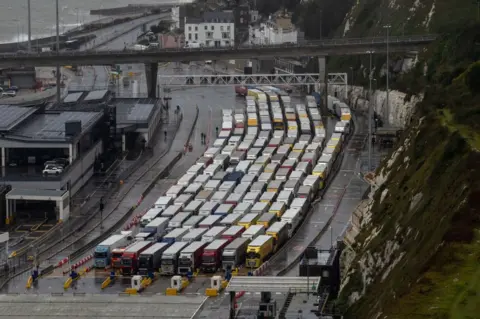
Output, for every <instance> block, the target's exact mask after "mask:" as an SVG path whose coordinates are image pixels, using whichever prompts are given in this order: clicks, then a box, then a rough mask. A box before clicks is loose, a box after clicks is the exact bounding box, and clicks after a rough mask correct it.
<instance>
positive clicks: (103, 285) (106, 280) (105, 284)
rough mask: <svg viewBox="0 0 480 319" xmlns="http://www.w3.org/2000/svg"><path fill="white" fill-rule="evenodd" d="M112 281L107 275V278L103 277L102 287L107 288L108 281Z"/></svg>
mask: <svg viewBox="0 0 480 319" xmlns="http://www.w3.org/2000/svg"><path fill="white" fill-rule="evenodd" d="M111 282H112V280H111V279H110V277H107V279H105V280H104V281H103V282H102V289H105V288H107V287H108V286H110V283H111Z"/></svg>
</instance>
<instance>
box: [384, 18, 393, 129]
mask: <svg viewBox="0 0 480 319" xmlns="http://www.w3.org/2000/svg"><path fill="white" fill-rule="evenodd" d="M391 27H392V26H391V25H389V24H387V25H384V26H383V28H385V29H386V30H387V87H386V89H387V99H386V101H385V123H386V124H387V125H388V123H389V119H390V117H389V111H390V103H389V102H390V101H389V88H388V85H389V76H390V65H389V60H388V53H389V52H388V49H389V46H388V40H389V39H388V36H389V33H390V28H391Z"/></svg>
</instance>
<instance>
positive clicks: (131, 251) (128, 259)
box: [121, 241, 153, 276]
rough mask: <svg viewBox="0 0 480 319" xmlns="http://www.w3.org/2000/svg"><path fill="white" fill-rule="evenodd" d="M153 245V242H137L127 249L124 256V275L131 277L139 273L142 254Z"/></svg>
mask: <svg viewBox="0 0 480 319" xmlns="http://www.w3.org/2000/svg"><path fill="white" fill-rule="evenodd" d="M152 244H153V242H150V241H137V242H135V243H133V244H131V245H130V246H128V247H127V248H125V251H124V252H123V255H122V268H121V271H122V275H124V276H129V275H135V274H136V273H137V271H138V258H139V257H140V254H141V253H142V252H144V251H145V250H147V248H148V247H150V246H152Z"/></svg>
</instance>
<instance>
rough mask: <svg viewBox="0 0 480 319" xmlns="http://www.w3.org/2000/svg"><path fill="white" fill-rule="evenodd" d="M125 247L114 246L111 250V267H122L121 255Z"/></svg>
mask: <svg viewBox="0 0 480 319" xmlns="http://www.w3.org/2000/svg"><path fill="white" fill-rule="evenodd" d="M124 252H125V248H115V249H114V250H112V262H111V263H110V264H111V265H112V268H116V269H120V268H121V267H122V256H123V253H124Z"/></svg>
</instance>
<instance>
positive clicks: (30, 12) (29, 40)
mask: <svg viewBox="0 0 480 319" xmlns="http://www.w3.org/2000/svg"><path fill="white" fill-rule="evenodd" d="M30 1H31V0H28V3H27V7H28V52H31V51H32V11H31V9H30Z"/></svg>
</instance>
